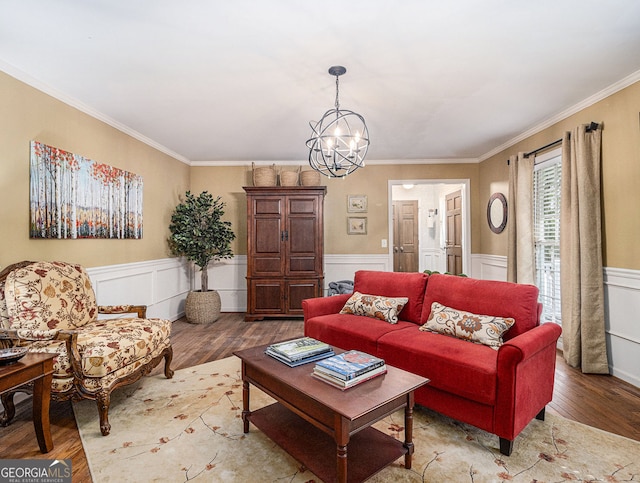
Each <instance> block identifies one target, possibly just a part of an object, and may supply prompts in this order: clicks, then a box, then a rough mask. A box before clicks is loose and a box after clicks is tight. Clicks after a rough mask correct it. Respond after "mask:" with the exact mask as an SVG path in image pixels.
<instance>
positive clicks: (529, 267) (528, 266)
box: [507, 153, 535, 284]
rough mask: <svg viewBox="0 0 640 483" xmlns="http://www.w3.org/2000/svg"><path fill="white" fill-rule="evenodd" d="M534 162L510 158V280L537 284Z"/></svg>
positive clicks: (508, 265)
mask: <svg viewBox="0 0 640 483" xmlns="http://www.w3.org/2000/svg"><path fill="white" fill-rule="evenodd" d="M533 162H534V159H533V158H526V157H525V156H524V153H518V155H517V156H511V157H510V158H509V203H508V214H507V219H508V220H509V223H507V280H508V281H509V282H517V283H530V284H535V258H534V256H535V255H534V239H533Z"/></svg>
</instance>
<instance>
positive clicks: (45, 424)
mask: <svg viewBox="0 0 640 483" xmlns="http://www.w3.org/2000/svg"><path fill="white" fill-rule="evenodd" d="M54 357H55V354H37V353H28V354H26V355H25V356H24V357H23V358H22V359H20V360H19V361H17V362H14V363H13V364H9V365H6V366H0V394H1V393H3V392H6V391H10V390H12V389H16V388H18V387H20V386H22V385H24V384H27V383H30V382H33V425H34V427H35V430H36V437H37V438H38V446H40V451H41V452H42V453H48V452H49V451H51V450H52V449H53V441H52V440H51V429H50V427H49V403H50V400H51V381H52V379H53V358H54ZM10 410H14V408H13V407H12V408H5V411H10Z"/></svg>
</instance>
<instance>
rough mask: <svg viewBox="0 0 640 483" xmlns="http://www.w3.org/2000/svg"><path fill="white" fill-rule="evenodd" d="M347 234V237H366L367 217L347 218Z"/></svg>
mask: <svg viewBox="0 0 640 483" xmlns="http://www.w3.org/2000/svg"><path fill="white" fill-rule="evenodd" d="M347 234H348V235H366V234H367V217H366V216H350V217H349V218H347Z"/></svg>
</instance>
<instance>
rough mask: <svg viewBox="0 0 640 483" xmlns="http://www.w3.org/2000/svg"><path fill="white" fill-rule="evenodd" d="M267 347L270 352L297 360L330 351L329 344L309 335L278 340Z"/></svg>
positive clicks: (290, 359)
mask: <svg viewBox="0 0 640 483" xmlns="http://www.w3.org/2000/svg"><path fill="white" fill-rule="evenodd" d="M267 349H268V350H269V351H271V352H272V353H277V354H280V355H281V356H282V357H284V358H286V359H287V360H289V361H297V360H300V359H305V358H307V357H310V356H313V355H316V354H322V353H328V352H330V351H332V349H331V346H330V345H329V344H327V343H325V342H321V341H319V340H316V339H313V338H311V337H302V338H299V339H294V340H288V341H284V342H278V343H277V344H271V345H270V346H269V347H268V348H267Z"/></svg>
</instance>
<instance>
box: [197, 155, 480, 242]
mask: <svg viewBox="0 0 640 483" xmlns="http://www.w3.org/2000/svg"><path fill="white" fill-rule="evenodd" d="M307 169H308V168H307ZM478 171H479V166H478V165H477V164H450V165H415V164H414V165H393V166H391V165H373V166H367V167H365V168H363V169H359V170H358V171H356V172H354V173H353V174H351V175H349V177H348V178H346V179H328V178H325V177H323V179H322V180H321V183H322V184H323V185H326V186H327V196H326V198H325V253H328V254H386V253H388V250H389V249H388V248H382V247H381V243H380V241H381V240H382V239H383V238H386V239H388V238H389V216H388V213H389V211H388V210H389V208H388V196H389V195H388V183H387V182H388V180H390V179H393V180H402V179H469V180H470V185H471V207H472V213H471V216H472V220H475V219H476V218H478V217H479V210H480V211H481V210H482V209H483V207H482V206H479V204H478V202H477V192H478V181H479V175H478ZM191 174H192V175H191V191H192V192H193V193H200V192H201V191H205V190H206V191H209V192H210V193H212V194H213V195H214V196H221V197H222V199H223V200H224V201H225V202H226V203H227V208H226V211H225V219H227V220H229V221H231V223H232V225H233V229H234V231H235V233H236V236H237V240H236V241H235V244H234V246H233V249H234V253H236V254H246V252H247V245H246V222H247V218H246V197H245V195H244V191H243V190H242V187H243V186H251V185H252V182H251V168H250V167H224V168H220V167H194V168H192V171H191ZM349 194H361V195H367V197H368V212H367V213H366V214H363V216H367V218H368V220H367V221H368V227H367V235H366V236H363V235H347V216H349V214H348V213H347V196H348V195H349ZM351 215H352V216H355V215H353V214H351ZM357 216H360V214H358V215H357ZM474 225H477V224H473V223H472V230H471V231H472V234H471V239H472V244H471V245H472V252H474V253H475V252H476V251H477V249H478V248H479V234H478V230H477V229H476V226H474ZM476 240H478V241H477V242H476Z"/></svg>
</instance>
